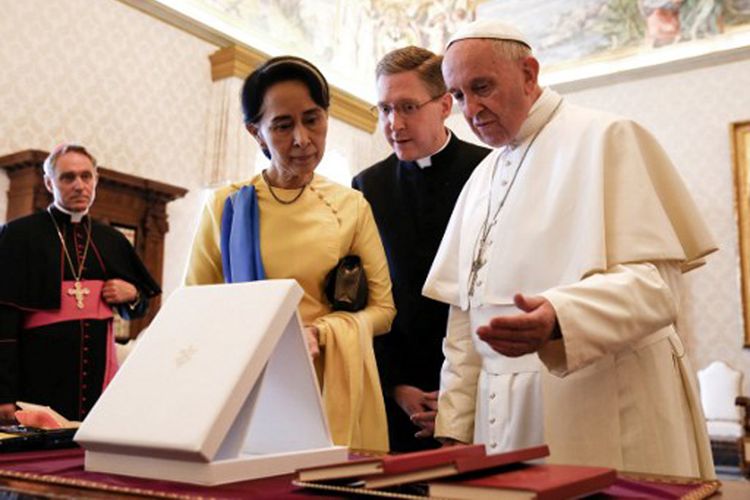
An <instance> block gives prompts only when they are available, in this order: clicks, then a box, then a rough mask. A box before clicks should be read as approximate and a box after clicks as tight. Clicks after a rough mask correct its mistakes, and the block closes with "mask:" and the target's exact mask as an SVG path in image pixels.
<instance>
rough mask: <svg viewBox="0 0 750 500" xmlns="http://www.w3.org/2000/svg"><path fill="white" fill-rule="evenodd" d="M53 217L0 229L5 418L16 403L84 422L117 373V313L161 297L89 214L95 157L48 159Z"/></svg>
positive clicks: (0, 383) (121, 240)
mask: <svg viewBox="0 0 750 500" xmlns="http://www.w3.org/2000/svg"><path fill="white" fill-rule="evenodd" d="M43 168H44V185H45V186H46V188H47V190H48V191H49V192H50V193H52V196H53V199H54V201H53V203H52V204H51V205H50V206H49V207H47V209H46V210H44V211H40V212H37V213H35V214H32V215H29V216H26V217H22V218H19V219H16V220H13V221H10V222H8V223H7V224H5V225H3V226H0V419H3V420H11V419H12V418H13V414H14V412H15V401H18V400H21V401H27V402H31V403H37V404H42V405H47V406H50V407H51V408H52V409H54V410H55V411H57V412H58V413H60V414H62V415H63V416H65V417H66V418H68V419H71V420H82V419H83V418H85V417H86V415H87V413H88V412H89V411H90V410H91V407H92V406H93V405H94V403H95V402H96V400H97V399H98V398H99V396H100V395H101V393H102V391H103V390H104V388H105V387H106V386H107V384H108V383H109V381H110V380H111V379H112V377H114V374H115V372H116V371H117V359H116V355H115V344H114V336H113V331H112V321H113V313H114V311H117V313H118V314H119V315H120V316H121V317H123V318H124V319H132V318H136V317H138V316H142V315H143V314H144V313H145V312H146V309H147V307H148V299H149V298H151V297H153V296H155V295H157V294H159V293H161V290H160V289H159V286H158V285H157V284H156V282H155V281H154V280H153V278H152V277H151V276H150V275H149V273H148V271H147V270H146V268H145V267H144V265H143V263H142V262H141V261H140V259H139V258H138V256H137V255H136V253H135V250H134V249H133V246H132V245H131V244H130V242H128V240H127V239H126V238H125V237H124V236H123V235H122V233H120V232H119V231H117V230H116V229H114V228H112V227H111V226H108V225H106V224H101V223H97V222H95V221H92V219H91V217H90V216H89V215H88V212H89V208H90V207H91V204H92V203H93V201H94V198H95V194H96V184H97V179H98V178H97V170H96V160H95V159H94V157H93V156H92V155H91V154H90V153H89V152H88V151H87V150H86V148H84V147H83V146H80V145H77V144H71V143H63V144H60V145H59V146H57V147H55V148H54V149H53V151H52V152H51V153H50V155H49V156H48V157H47V159H46V160H45V161H44V167H43Z"/></svg>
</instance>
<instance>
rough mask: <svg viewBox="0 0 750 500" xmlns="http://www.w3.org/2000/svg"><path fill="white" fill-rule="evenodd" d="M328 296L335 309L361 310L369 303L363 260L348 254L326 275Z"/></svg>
mask: <svg viewBox="0 0 750 500" xmlns="http://www.w3.org/2000/svg"><path fill="white" fill-rule="evenodd" d="M325 293H326V297H327V298H328V302H330V303H331V307H333V310H334V311H348V312H355V311H360V310H362V309H364V308H365V306H366V305H367V276H366V275H365V268H364V267H362V261H361V260H360V258H359V257H358V256H356V255H347V256H346V257H344V258H343V259H341V260H340V261H339V263H338V264H336V267H334V268H333V269H331V272H329V273H328V276H327V277H326V287H325Z"/></svg>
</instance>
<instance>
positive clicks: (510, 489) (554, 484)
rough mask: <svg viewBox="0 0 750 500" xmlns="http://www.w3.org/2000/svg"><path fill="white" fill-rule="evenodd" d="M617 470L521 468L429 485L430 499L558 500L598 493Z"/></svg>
mask: <svg viewBox="0 0 750 500" xmlns="http://www.w3.org/2000/svg"><path fill="white" fill-rule="evenodd" d="M616 478H617V473H616V472H615V470H614V469H609V468H606V467H588V466H579V465H554V464H540V465H527V464H524V465H519V466H518V467H513V468H510V469H508V470H507V471H504V472H500V473H497V474H492V475H487V476H483V477H476V478H472V479H463V480H453V481H440V482H431V483H429V492H430V496H435V497H440V498H458V499H461V498H466V499H471V500H475V499H477V500H478V499H483V498H497V497H498V496H499V495H500V494H502V495H503V498H510V499H516V498H518V499H537V500H559V499H564V498H575V497H579V496H583V495H588V494H591V493H595V492H597V491H600V490H603V489H605V488H607V487H608V486H610V485H611V484H613V483H614V482H615V479H616Z"/></svg>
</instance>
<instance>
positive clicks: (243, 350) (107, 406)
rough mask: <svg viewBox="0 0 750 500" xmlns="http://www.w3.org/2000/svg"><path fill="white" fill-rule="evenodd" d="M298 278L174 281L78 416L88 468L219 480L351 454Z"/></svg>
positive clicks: (340, 458) (177, 478)
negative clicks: (329, 409) (324, 388)
mask: <svg viewBox="0 0 750 500" xmlns="http://www.w3.org/2000/svg"><path fill="white" fill-rule="evenodd" d="M301 297H302V289H301V288H300V287H299V285H297V283H296V282H295V281H294V280H267V281H258V282H251V283H238V284H231V285H207V286H193V287H184V288H181V289H179V290H177V291H175V292H174V293H173V294H172V296H171V297H170V298H169V300H168V301H167V302H166V303H165V304H164V305H163V306H162V308H161V310H160V311H159V314H158V315H157V316H156V317H155V318H154V321H153V322H152V323H151V325H150V326H149V328H148V330H147V331H146V332H145V334H144V335H142V336H141V337H140V338H139V340H138V342H137V345H136V347H135V349H134V350H133V352H132V353H131V354H130V356H129V357H128V358H127V360H126V361H125V363H124V364H123V366H121V367H120V370H119V371H118V373H117V375H116V376H115V378H114V379H113V380H112V382H111V383H110V385H109V386H108V387H107V389H106V390H105V391H104V393H103V394H102V396H101V398H100V399H99V401H98V402H97V403H96V405H94V407H93V408H92V410H91V413H90V414H89V415H88V416H87V417H86V419H85V420H84V421H83V423H82V424H81V427H80V429H79V430H78V432H77V433H76V436H75V440H76V441H77V442H78V443H79V444H80V445H81V446H82V447H83V448H85V450H86V459H85V467H86V470H89V471H97V472H107V473H114V474H124V475H129V476H137V477H146V478H153V479H166V480H172V481H182V482H188V483H195V484H203V485H216V484H223V483H229V482H234V481H242V480H248V479H254V478H259V477H266V476H273V475H278V474H285V473H290V472H293V471H294V470H295V469H297V468H301V467H311V466H316V465H323V464H328V463H335V462H340V461H343V460H346V458H347V451H348V450H347V448H346V447H342V446H334V445H333V444H332V442H331V437H330V432H329V431H328V425H327V421H326V417H325V413H324V411H323V407H322V403H321V399H320V391H319V388H318V382H317V379H316V376H315V371H314V368H313V365H312V362H311V360H310V357H309V355H308V352H307V347H306V342H305V338H304V336H303V331H302V326H301V323H300V319H299V315H298V313H297V306H298V304H299V301H300V299H301Z"/></svg>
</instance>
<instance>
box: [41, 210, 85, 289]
mask: <svg viewBox="0 0 750 500" xmlns="http://www.w3.org/2000/svg"><path fill="white" fill-rule="evenodd" d="M47 213H48V214H49V216H50V217H51V218H52V224H54V225H55V230H56V231H57V237H58V238H60V244H61V245H62V247H63V252H64V253H65V257H66V258H67V259H68V265H70V271H71V272H72V273H73V278H74V279H75V281H81V275H82V274H83V265H84V264H85V263H86V255H87V254H88V252H89V246H91V218H89V224H88V230H87V231H86V246H85V247H84V248H83V257H82V258H81V261H80V262H79V263H78V272H77V273H76V268H75V266H74V265H73V259H72V258H71V257H70V252H68V247H67V245H65V238H64V237H63V233H62V231H60V226H58V225H57V221H56V220H55V216H54V215H53V214H52V210H51V209H49V208H47Z"/></svg>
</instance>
